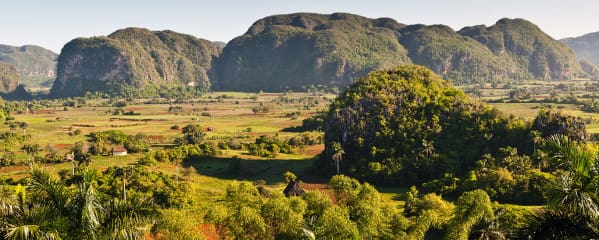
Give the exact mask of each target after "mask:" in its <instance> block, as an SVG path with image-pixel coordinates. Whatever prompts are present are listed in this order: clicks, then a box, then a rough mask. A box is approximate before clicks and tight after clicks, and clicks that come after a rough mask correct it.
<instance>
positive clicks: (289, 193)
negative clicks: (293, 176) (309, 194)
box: [283, 180, 306, 197]
mask: <svg viewBox="0 0 599 240" xmlns="http://www.w3.org/2000/svg"><path fill="white" fill-rule="evenodd" d="M283 193H284V194H285V196H286V197H297V196H301V195H304V193H306V192H305V191H304V189H302V187H301V186H300V184H299V183H298V182H296V181H294V180H291V182H289V184H287V187H285V190H283Z"/></svg>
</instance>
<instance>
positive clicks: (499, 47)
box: [215, 13, 584, 91]
mask: <svg viewBox="0 0 599 240" xmlns="http://www.w3.org/2000/svg"><path fill="white" fill-rule="evenodd" d="M400 63H416V64H419V65H424V66H426V67H428V68H430V69H432V70H433V71H435V72H436V73H438V74H440V75H441V76H443V77H444V78H446V79H450V80H451V81H453V82H454V83H456V84H469V83H476V82H489V81H509V80H522V79H541V80H565V79H571V78H573V77H577V76H583V75H584V72H583V71H582V68H581V66H580V64H579V63H578V62H577V61H576V58H575V55H574V53H573V51H572V50H570V49H569V48H568V47H567V46H565V45H564V44H562V43H560V42H558V41H556V40H554V39H552V38H551V37H550V36H548V35H547V34H545V33H544V32H542V31H541V30H540V29H539V28H538V27H537V26H536V25H534V24H532V23H530V22H529V21H526V20H524V19H501V20H499V21H498V22H497V23H496V24H495V25H493V26H490V27H486V26H483V25H479V26H473V27H466V28H463V29H461V30H460V31H457V32H456V31H454V30H453V29H451V28H449V27H447V26H444V25H430V26H427V25H421V24H417V25H405V24H401V23H398V22H396V21H395V20H393V19H388V18H381V19H369V18H365V17H361V16H358V15H354V14H346V13H335V14H330V15H325V14H313V13H298V14H287V15H276V16H270V17H266V18H263V19H261V20H258V21H257V22H256V23H254V24H253V25H252V26H251V27H250V28H249V30H248V31H247V32H246V33H245V34H244V35H242V36H240V37H238V38H236V39H234V40H232V41H231V42H229V44H227V46H226V47H225V49H224V50H223V54H222V55H221V58H220V59H219V65H218V70H217V73H218V78H217V81H218V83H217V84H215V85H216V87H217V88H219V89H226V90H257V89H263V90H269V91H279V90H284V89H286V88H290V89H293V90H297V89H299V87H298V86H300V85H303V86H308V85H329V86H330V85H333V86H339V87H344V86H346V85H347V84H349V83H350V82H352V81H353V80H354V79H356V78H357V77H360V76H362V75H364V74H365V73H367V72H370V71H372V70H376V69H382V68H388V67H390V66H393V65H396V64H400Z"/></svg>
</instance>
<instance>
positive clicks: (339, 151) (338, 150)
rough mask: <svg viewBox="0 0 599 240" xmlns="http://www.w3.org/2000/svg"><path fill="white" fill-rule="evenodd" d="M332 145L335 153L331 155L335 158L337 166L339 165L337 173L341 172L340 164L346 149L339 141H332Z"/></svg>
mask: <svg viewBox="0 0 599 240" xmlns="http://www.w3.org/2000/svg"><path fill="white" fill-rule="evenodd" d="M331 145H332V148H333V155H332V156H331V158H332V159H333V161H335V166H336V167H337V174H339V164H340V163H341V160H343V155H344V154H345V151H343V146H341V144H339V143H338V142H332V143H331Z"/></svg>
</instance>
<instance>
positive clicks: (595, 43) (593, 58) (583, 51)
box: [560, 32, 599, 65]
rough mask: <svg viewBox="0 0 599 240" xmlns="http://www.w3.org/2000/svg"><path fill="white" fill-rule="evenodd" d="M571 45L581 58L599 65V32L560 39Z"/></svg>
mask: <svg viewBox="0 0 599 240" xmlns="http://www.w3.org/2000/svg"><path fill="white" fill-rule="evenodd" d="M560 41H561V42H563V43H565V44H566V45H568V46H570V47H571V48H572V49H573V50H574V52H576V56H577V57H578V59H580V60H585V61H588V62H591V63H593V64H595V65H599V32H593V33H589V34H585V35H582V36H579V37H572V38H564V39H561V40H560Z"/></svg>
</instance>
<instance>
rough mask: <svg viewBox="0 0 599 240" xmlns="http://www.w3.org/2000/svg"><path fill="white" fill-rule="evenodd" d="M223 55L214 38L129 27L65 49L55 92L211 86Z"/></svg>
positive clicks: (57, 94) (55, 94)
mask: <svg viewBox="0 0 599 240" xmlns="http://www.w3.org/2000/svg"><path fill="white" fill-rule="evenodd" d="M219 54H220V50H219V49H218V48H217V47H216V46H215V45H214V44H213V43H212V42H210V41H207V40H203V39H199V38H196V37H193V36H190V35H185V34H180V33H176V32H172V31H149V30H147V29H142V28H126V29H122V30H118V31H116V32H114V33H112V34H110V35H109V36H107V37H92V38H78V39H75V40H72V41H71V42H69V43H67V44H66V45H65V46H64V47H63V49H62V51H61V53H60V56H59V58H58V68H57V69H58V70H57V71H58V73H57V78H56V81H55V82H54V85H53V86H52V89H51V91H50V96H53V97H67V96H80V95H83V94H85V93H86V92H88V91H89V92H94V91H112V92H118V89H114V88H126V87H134V89H137V90H143V89H145V88H156V87H159V86H165V85H168V86H185V85H187V86H196V87H198V88H201V89H206V90H207V89H209V88H210V78H211V72H210V70H211V69H212V64H213V61H214V60H215V59H216V58H217V57H218V55H219Z"/></svg>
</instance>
